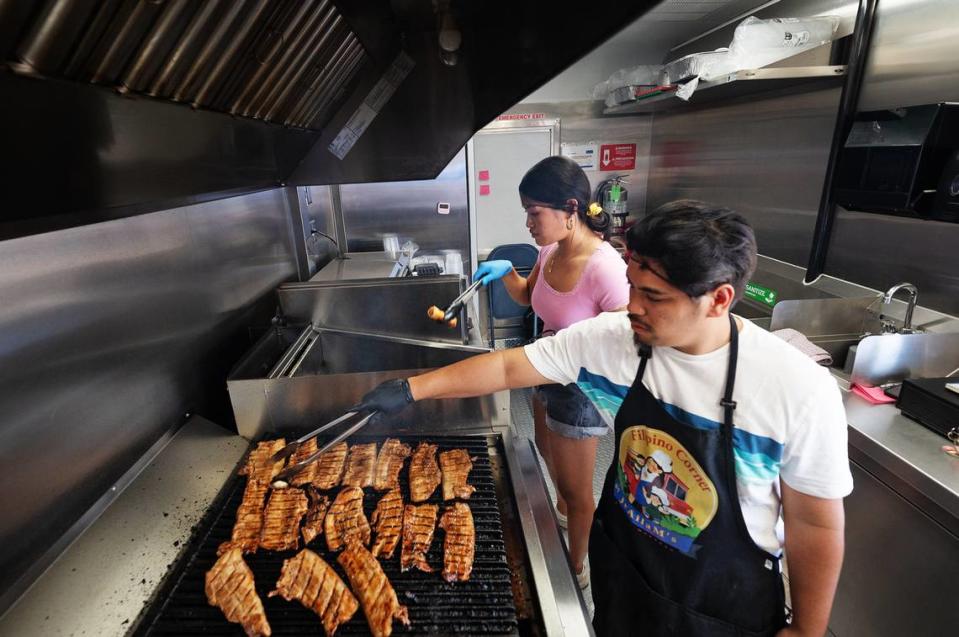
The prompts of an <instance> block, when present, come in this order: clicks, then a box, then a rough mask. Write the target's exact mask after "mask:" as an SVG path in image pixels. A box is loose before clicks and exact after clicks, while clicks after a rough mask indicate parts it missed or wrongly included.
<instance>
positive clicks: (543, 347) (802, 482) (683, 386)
mask: <svg viewBox="0 0 959 637" xmlns="http://www.w3.org/2000/svg"><path fill="white" fill-rule="evenodd" d="M742 323H743V328H742V330H741V331H740V333H739V358H738V364H737V366H736V383H735V388H734V392H733V400H735V401H736V402H737V407H736V410H735V412H734V415H733V421H734V428H735V429H734V432H733V451H734V456H735V463H736V481H737V487H738V490H739V503H740V506H741V508H742V512H743V517H744V519H745V520H746V525H747V527H748V528H749V533H750V535H751V536H752V538H753V540H754V541H755V542H756V544H757V545H758V546H759V547H761V548H763V549H765V550H766V551H768V552H769V553H772V554H774V555H779V554H781V552H782V546H783V537H782V524H781V523H780V521H781V518H780V514H781V503H780V488H779V479H780V478H782V480H784V481H785V482H786V483H787V484H788V485H789V486H790V487H792V488H793V489H795V490H797V491H800V492H802V493H805V494H808V495H812V496H816V497H820V498H841V497H844V496H846V495H848V494H849V493H850V492H851V491H852V474H851V473H850V470H849V459H848V454H847V449H846V414H845V410H844V408H843V404H842V396H841V394H840V392H839V388H838V386H837V384H836V381H835V379H833V377H832V376H831V375H830V373H829V372H828V370H826V369H825V368H823V367H821V366H819V365H817V364H816V363H814V362H813V361H811V360H810V359H809V358H807V357H806V356H805V355H804V354H803V353H801V352H800V351H799V350H797V349H796V348H794V347H793V346H791V345H789V344H788V343H786V342H784V341H782V340H781V339H779V338H778V337H776V336H775V335H773V334H770V333H769V332H766V331H765V330H763V329H762V328H759V327H757V326H755V325H753V324H752V323H751V322H749V321H746V320H743V321H742ZM525 352H526V356H527V358H528V359H529V361H530V363H532V365H533V367H535V368H536V369H537V370H538V371H539V372H540V373H541V374H542V375H543V376H546V377H547V378H549V379H550V380H553V381H555V382H557V383H562V384H570V383H576V384H577V385H578V386H579V388H580V389H581V390H582V391H583V392H584V393H585V394H586V395H587V396H589V397H590V399H591V400H592V401H593V403H594V404H595V405H596V407H597V409H598V411H599V412H600V414H602V415H603V418H604V419H605V420H606V421H607V422H608V423H609V424H610V425H612V423H613V421H614V419H615V417H616V412H617V411H618V410H619V407H620V405H621V404H622V402H623V398H624V397H625V396H626V392H627V391H629V387H630V385H632V383H633V379H634V378H635V377H636V372H637V370H638V368H639V360H640V359H639V355H638V353H637V351H636V346H635V345H634V344H633V332H632V330H631V329H630V325H629V319H628V318H627V316H626V313H625V312H608V313H604V314H600V315H599V316H597V317H595V318H592V319H587V320H585V321H581V322H579V323H576V324H575V325H572V326H570V327H569V328H568V329H565V330H563V331H561V332H559V333H558V334H557V335H556V336H554V337H552V338H544V339H540V340H538V341H536V342H535V343H533V344H531V345H527V346H526V348H525ZM728 360H729V345H728V344H727V345H725V346H724V347H721V348H720V349H718V350H716V351H713V352H710V353H708V354H703V355H700V356H693V355H690V354H684V353H683V352H680V351H679V350H676V349H673V348H670V347H655V348H653V354H652V358H651V359H650V361H649V363H648V364H647V366H646V373H645V375H644V376H643V385H645V387H646V389H648V390H649V391H650V392H651V393H652V395H653V396H654V397H655V398H656V399H657V400H658V401H659V402H660V404H661V405H662V406H663V408H664V409H665V410H666V411H667V412H668V413H669V414H670V415H672V416H673V418H675V419H676V420H678V421H679V422H683V423H686V424H689V425H691V426H694V427H697V428H701V429H702V428H705V429H717V428H719V426H720V424H721V423H722V420H723V409H722V406H721V405H720V404H719V401H720V399H721V398H722V394H723V390H724V387H725V381H726V366H727V363H728Z"/></svg>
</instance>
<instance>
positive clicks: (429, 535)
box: [400, 504, 439, 573]
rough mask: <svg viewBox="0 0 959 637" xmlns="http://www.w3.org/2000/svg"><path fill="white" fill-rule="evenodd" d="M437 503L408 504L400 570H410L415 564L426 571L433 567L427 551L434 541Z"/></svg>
mask: <svg viewBox="0 0 959 637" xmlns="http://www.w3.org/2000/svg"><path fill="white" fill-rule="evenodd" d="M437 511H439V506H438V505H436V504H419V505H416V504H407V505H406V509H405V510H404V512H403V546H402V548H401V549H400V570H401V571H408V570H409V569H410V567H411V566H415V567H416V568H418V569H420V570H421V571H423V572H424V573H432V572H433V568H432V567H431V566H430V565H429V564H428V563H427V561H426V553H427V551H429V550H430V544H432V543H433V529H435V528H436V513H437Z"/></svg>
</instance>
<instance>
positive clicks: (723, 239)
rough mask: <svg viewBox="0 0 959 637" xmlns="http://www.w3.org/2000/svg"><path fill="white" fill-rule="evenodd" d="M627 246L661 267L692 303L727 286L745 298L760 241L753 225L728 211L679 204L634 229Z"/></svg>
mask: <svg viewBox="0 0 959 637" xmlns="http://www.w3.org/2000/svg"><path fill="white" fill-rule="evenodd" d="M626 245H627V247H628V248H629V250H630V251H631V252H634V253H636V254H637V255H639V256H641V257H648V258H650V259H655V260H656V261H658V262H659V263H660V264H662V267H663V270H665V275H666V277H667V278H668V279H669V282H670V283H672V284H673V285H674V286H676V287H677V288H679V289H680V290H682V291H683V292H685V293H686V294H687V295H689V296H690V297H691V298H696V297H698V296H702V295H703V294H705V293H706V292H709V291H710V290H712V289H715V288H716V286H718V285H721V284H723V283H729V284H730V285H732V286H733V288H735V290H736V299H737V300H738V299H740V298H742V294H743V290H744V289H745V287H746V281H747V280H748V279H749V277H750V276H752V273H753V270H755V269H756V237H755V235H754V234H753V229H752V227H751V226H750V225H749V222H748V221H746V219H745V218H743V216H742V215H740V214H739V213H736V212H733V211H732V210H730V209H729V208H723V207H721V206H713V205H710V204H706V203H703V202H701V201H694V200H691V199H680V200H679V201H673V202H670V203H667V204H665V205H663V206H660V207H659V208H657V209H656V210H655V211H653V212H652V213H650V214H648V215H646V216H645V217H643V218H642V219H641V220H639V221H638V222H636V223H635V224H633V226H632V227H631V228H630V229H629V232H628V233H627V235H626Z"/></svg>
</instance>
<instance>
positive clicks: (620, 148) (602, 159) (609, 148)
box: [599, 144, 636, 171]
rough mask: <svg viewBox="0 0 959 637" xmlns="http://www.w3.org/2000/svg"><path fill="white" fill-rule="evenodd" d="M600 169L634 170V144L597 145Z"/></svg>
mask: <svg viewBox="0 0 959 637" xmlns="http://www.w3.org/2000/svg"><path fill="white" fill-rule="evenodd" d="M599 169H600V170H619V171H623V170H635V169H636V144H603V145H602V146H600V147H599Z"/></svg>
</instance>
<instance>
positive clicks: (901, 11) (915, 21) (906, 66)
mask: <svg viewBox="0 0 959 637" xmlns="http://www.w3.org/2000/svg"><path fill="white" fill-rule="evenodd" d="M872 42H873V44H872V48H871V51H870V52H869V63H868V64H867V66H866V75H865V77H864V78H863V86H862V94H861V95H860V98H859V107H860V110H864V111H874V110H879V109H883V108H896V107H900V106H913V105H916V104H931V103H935V102H956V101H959V63H957V62H956V60H959V2H956V0H883V1H882V2H880V3H879V11H878V12H877V14H876V26H875V29H874V30H873V36H872Z"/></svg>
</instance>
